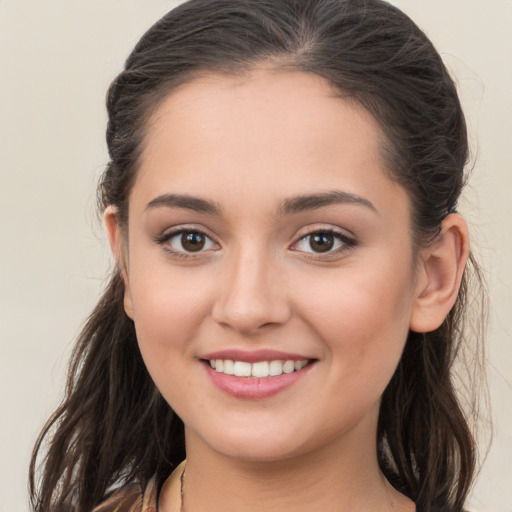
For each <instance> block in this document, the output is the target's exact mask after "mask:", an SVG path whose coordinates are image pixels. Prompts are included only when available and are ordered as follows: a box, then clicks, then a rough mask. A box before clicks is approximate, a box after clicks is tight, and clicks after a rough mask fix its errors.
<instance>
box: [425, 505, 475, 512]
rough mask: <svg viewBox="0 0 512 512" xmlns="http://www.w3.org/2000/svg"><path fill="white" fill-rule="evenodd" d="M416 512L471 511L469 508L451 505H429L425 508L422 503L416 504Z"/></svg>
mask: <svg viewBox="0 0 512 512" xmlns="http://www.w3.org/2000/svg"><path fill="white" fill-rule="evenodd" d="M416 512H469V511H468V510H461V509H455V508H453V507H451V506H448V505H446V506H442V507H438V506H436V507H429V508H425V507H422V506H420V505H416Z"/></svg>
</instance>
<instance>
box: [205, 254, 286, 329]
mask: <svg viewBox="0 0 512 512" xmlns="http://www.w3.org/2000/svg"><path fill="white" fill-rule="evenodd" d="M225 265H226V267H225V269H224V271H223V272H222V273H219V287H218V289H217V292H218V293H217V299H216V301H215V304H214V306H213V311H212V316H213V319H214V320H215V321H216V322H217V323H219V324H221V325H223V326H224V327H229V328H231V329H233V330H235V331H237V332H239V333H241V334H245V335H249V334H256V333H258V332H261V330H262V329H263V328H268V327H270V326H278V325H282V324H284V323H286V322H287V321H288V319H289V318H290V315H291V307H290V304H289V301H288V300H287V294H286V287H285V286H284V283H283V279H282V272H280V270H279V268H278V265H277V263H276V262H275V261H273V259H272V258H271V257H268V256H266V255H264V254H259V255H258V254H256V253H255V252H254V251H245V253H243V252H239V254H237V255H233V257H232V258H229V259H227V261H225Z"/></svg>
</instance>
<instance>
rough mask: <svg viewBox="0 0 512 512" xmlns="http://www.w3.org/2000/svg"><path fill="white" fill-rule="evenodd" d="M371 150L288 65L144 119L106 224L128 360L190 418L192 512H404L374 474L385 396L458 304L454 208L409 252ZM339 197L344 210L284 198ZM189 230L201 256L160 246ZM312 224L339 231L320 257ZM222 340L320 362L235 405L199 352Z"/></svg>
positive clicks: (167, 505)
mask: <svg viewBox="0 0 512 512" xmlns="http://www.w3.org/2000/svg"><path fill="white" fill-rule="evenodd" d="M382 140H383V134H382V133H381V130H380V128H379V127H378V125H377V123H376V122H375V120H374V119H373V118H372V117H371V116H370V114H368V113H367V112H366V111H365V110H364V109H363V108H362V107H360V106H359V105H358V104H355V103H353V102H350V101H348V100H343V99H340V98H336V97H335V96H334V93H333V91H332V90H331V88H330V87H329V85H328V84H327V83H326V82H325V81H323V79H321V78H319V77H317V76H315V75H311V74H308V73H302V72H293V73H291V72H288V73H285V72H280V71H277V70H273V69H268V68H261V69H257V70H253V71H251V72H250V73H247V74H246V75H245V76H244V77H231V76H224V75H223V76H221V75H210V76H207V77H202V78H200V79H197V80H195V81H193V82H192V83H189V84H187V85H185V86H183V87H181V88H180V89H178V90H177V91H174V92H173V93H172V94H171V95H170V96H169V97H168V98H166V99H165V101H164V102H163V103H162V104H160V106H159V107H158V108H157V110H156V111H155V112H154V114H153V116H152V118H151V121H150V123H149V126H148V128H147V134H146V138H145V145H144V151H143V153H142V157H141V162H140V168H139V171H138V174H137V177H136V180H135V184H134V186H133V189H132V191H131V194H130V200H129V223H128V229H127V238H126V237H125V238H123V236H122V232H123V231H122V230H121V229H120V227H119V226H118V224H117V218H116V215H115V210H114V209H112V208H110V209H107V212H106V224H107V230H108V233H109V237H110V242H111V246H112V249H113V252H114V255H115V256H116V259H117V261H118V263H119V265H120V267H121V269H122V271H123V276H124V279H125V285H126V296H125V309H126V312H127V314H128V315H129V316H130V317H131V318H132V319H133V320H134V322H135V326H136V330H137V337H138V340H139V345H140V350H141V353H142V356H143V358H144V361H145V363H146V365H147V367H148V370H149V372H150V374H151V376H152V378H153V380H154V381H155V384H156V385H157V387H158V388H159V390H160V391H161V393H162V395H163V396H164V398H165V399H166V400H167V402H168V403H169V404H170V405H171V406H172V408H173V409H174V410H175V411H176V412H177V413H178V415H179V416H180V417H181V418H182V419H183V421H184V423H185V429H186V443H187V478H186V504H187V511H188V512H190V511H192V512H201V511H207V510H208V511H209V512H212V511H220V510H222V511H229V510H233V511H235V510H236V511H249V510H276V511H277V510H279V511H287V510H293V511H313V510H326V511H330V510H332V511H338V510H353V511H370V510H379V511H382V510H388V509H393V510H403V511H406V510H408V511H412V510H414V504H413V503H412V502H410V501H409V500H408V499H407V498H405V497H404V496H402V495H401V494H399V493H398V492H397V491H395V490H394V489H392V488H391V486H390V485H389V484H388V483H387V482H386V480H385V479H384V477H383V476H382V474H381V472H380V470H379V467H378V464H377V454H376V446H375V444H376V443H375V439H376V425H377V419H378V409H379V404H380V397H381V395H382V393H383V391H384V389H385V387H386V385H387V383H388V382H389V380H390V379H391V376H392V375H393V372H394V370H395V368H396V366H397V364H398V361H399V359H400V356H401V353H402V350H403V347H404V344H405V341H406V338H407V333H408V332H409V329H414V330H418V331H428V330H432V329H435V328H436V327H437V326H438V325H439V324H440V323H441V322H442V320H443V319H444V317H445V316H446V314H447V313H448V311H449V310H450V308H451V307H452V305H453V302H454V301H455V298H456V295H457V291H458V287H459V284H460V278H461V274H462V269H463V267H464V264H465V260H466V257H467V251H468V247H467V246H468V242H467V230H466V226H465V223H464V221H463V220H462V219H461V217H459V216H458V215H450V216H449V217H447V219H446V220H445V222H444V224H443V229H442V233H441V236H440V237H439V240H438V241H437V242H436V243H435V244H432V245H431V246H429V247H428V248H425V249H422V250H420V251H419V252H418V253H414V251H413V249H412V246H413V244H412V238H411V224H410V216H411V205H410V201H409V197H408V194H407V192H406V191H405V190H404V189H403V188H402V187H401V186H400V185H398V184H397V183H396V182H394V181H393V180H392V179H390V177H389V173H388V172H387V170H386V167H385V164H384V162H383V159H382V158H381V152H380V143H381V141H382ZM333 191H336V192H337V193H338V196H337V197H338V198H339V197H340V195H339V192H342V193H343V194H344V196H341V197H342V198H343V200H342V201H336V202H333V201H331V202H330V203H329V204H324V205H323V206H319V205H318V204H317V205H316V207H315V208H307V207H304V208H303V209H300V210H297V208H295V209H293V208H291V207H290V205H291V204H293V201H291V198H297V197H303V196H305V195H308V196H309V195H316V196H318V195H322V194H324V195H325V194H326V193H330V194H331V195H332V192H333ZM169 194H173V195H180V196H187V197H190V196H192V197H194V198H200V199H202V200H205V201H207V202H208V203H209V204H210V205H212V206H214V207H215V210H216V211H215V212H213V211H198V208H197V207H198V205H197V204H192V203H190V201H188V202H186V201H185V202H183V201H181V203H180V205H179V206H176V205H172V204H170V202H169V201H165V200H164V199H165V197H166V195H169ZM173 197H174V196H173ZM354 197H355V198H356V200H355V201H354ZM163 198H164V199H163ZM347 198H350V201H347ZM295 204H297V201H295ZM286 206H288V208H286ZM303 206H304V205H303ZM203 210H204V208H203ZM210 210H213V208H210ZM185 228H186V229H187V230H190V231H194V230H198V231H201V232H204V233H205V234H206V235H207V237H208V238H207V239H206V244H205V246H204V249H203V250H201V251H198V252H187V251H186V250H184V249H183V246H182V245H180V240H181V235H179V234H178V235H176V236H174V237H172V238H170V235H169V233H173V232H175V231H176V230H177V231H179V230H180V229H181V230H183V229H185ZM322 230H323V231H324V232H325V231H326V230H331V231H333V232H335V233H337V235H336V236H339V237H340V238H334V239H332V240H334V247H333V250H331V251H328V252H325V253H319V252H315V248H316V246H312V245H311V243H310V242H311V237H310V236H308V235H309V234H310V233H312V232H318V231H322ZM168 235H169V236H168ZM166 237H167V238H166ZM164 238H166V239H165V241H164ZM232 348H236V349H240V350H244V351H253V350H257V349H274V350H280V351H283V352H292V353H294V354H300V355H302V356H304V358H305V359H310V360H314V363H313V364H312V365H311V367H310V368H309V370H308V372H307V374H306V375H305V376H304V377H303V378H302V379H300V380H299V381H297V382H296V383H295V384H294V385H292V386H291V387H289V388H287V389H285V390H284V391H281V392H280V393H278V394H276V395H274V396H271V397H268V398H264V399H260V400H251V399H243V398H239V397H234V396H231V395H229V394H226V393H225V392H223V391H221V390H219V389H218V388H217V387H216V386H215V385H213V384H212V381H211V380H210V378H209V377H208V375H207V371H206V365H205V363H204V362H203V361H202V359H203V358H204V356H205V354H208V353H210V352H213V351H217V350H224V349H232ZM226 482H228V483H226ZM177 486H179V482H178V481H177V479H176V476H174V478H173V479H170V480H169V481H168V483H167V484H166V485H165V486H164V489H163V491H162V494H161V500H160V507H161V510H162V511H164V512H168V511H171V510H177V509H178V508H179V491H177ZM219 489H225V491H223V492H219ZM226 489H229V492H228V491H227V490H226ZM247 496H251V500H247V498H246V497H247Z"/></svg>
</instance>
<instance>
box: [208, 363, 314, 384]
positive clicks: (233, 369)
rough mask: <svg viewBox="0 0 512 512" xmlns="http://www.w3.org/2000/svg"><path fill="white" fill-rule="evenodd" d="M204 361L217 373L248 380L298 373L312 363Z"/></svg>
mask: <svg viewBox="0 0 512 512" xmlns="http://www.w3.org/2000/svg"><path fill="white" fill-rule="evenodd" d="M204 361H205V362H206V363H207V364H209V366H210V368H212V369H213V370H215V371H216V372H217V373H223V374H225V375H233V376H235V377H245V378H249V379H250V378H252V379H264V378H269V377H279V376H280V375H283V374H290V373H294V372H298V371H300V370H302V369H303V368H304V367H306V366H308V365H309V364H311V363H312V362H313V360H312V359H300V360H293V359H285V360H281V359H271V360H267V361H257V362H253V363H251V362H247V361H237V360H232V359H206V360H204Z"/></svg>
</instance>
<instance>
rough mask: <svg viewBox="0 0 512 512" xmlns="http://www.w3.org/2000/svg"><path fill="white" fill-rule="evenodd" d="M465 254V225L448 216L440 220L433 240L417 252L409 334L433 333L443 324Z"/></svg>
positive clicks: (453, 299) (449, 308)
mask: <svg viewBox="0 0 512 512" xmlns="http://www.w3.org/2000/svg"><path fill="white" fill-rule="evenodd" d="M468 254H469V235H468V228H467V225H466V222H465V221H464V219H463V218H462V217H461V216H460V215H458V214H456V213H452V214H450V215H448V216H447V217H446V218H445V219H444V221H443V223H442V225H441V232H440V234H439V236H438V237H437V239H436V240H435V241H434V242H433V243H432V244H431V245H429V246H428V247H426V248H425V249H422V250H421V251H420V254H419V263H418V265H419V267H418V279H417V286H416V295H415V302H414V305H413V310H412V312H411V320H410V329H411V330H412V331H416V332H430V331H434V330H435V329H437V328H438V327H439V326H440V325H441V324H442V323H443V321H444V319H445V318H446V317H447V315H448V313H449V312H450V310H451V309H452V307H453V305H454V304H455V301H456V299H457V295H458V293H459V288H460V283H461V280H462V275H463V272H464V268H465V266H466V262H467V259H468Z"/></svg>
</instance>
